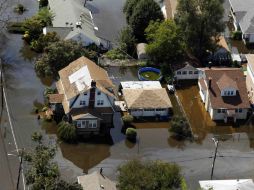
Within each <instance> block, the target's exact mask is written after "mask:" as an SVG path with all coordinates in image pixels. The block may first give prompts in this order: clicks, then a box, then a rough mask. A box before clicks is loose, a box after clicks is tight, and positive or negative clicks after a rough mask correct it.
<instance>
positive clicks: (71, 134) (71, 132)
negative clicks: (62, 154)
mask: <svg viewBox="0 0 254 190" xmlns="http://www.w3.org/2000/svg"><path fill="white" fill-rule="evenodd" d="M57 127H58V129H57V134H58V136H59V137H60V139H62V140H63V141H65V142H70V143H72V142H75V141H76V140H77V134H76V127H75V126H74V125H72V124H70V123H68V122H65V121H62V122H60V123H59V124H58V125H57Z"/></svg>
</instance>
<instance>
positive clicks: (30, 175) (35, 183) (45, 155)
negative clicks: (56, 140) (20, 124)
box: [24, 133, 82, 190]
mask: <svg viewBox="0 0 254 190" xmlns="http://www.w3.org/2000/svg"><path fill="white" fill-rule="evenodd" d="M34 137H36V138H34ZM33 140H34V141H35V142H37V143H39V144H38V145H37V146H36V148H35V150H34V151H32V152H26V153H25V156H24V159H25V161H27V162H29V163H30V167H29V169H28V170H27V171H26V173H25V177H26V184H27V185H30V186H31V189H32V190H41V189H49V190H60V189H61V190H70V189H71V190H82V188H81V186H80V185H77V184H76V183H73V184H71V183H70V184H69V183H67V182H65V181H63V180H62V179H61V178H60V172H59V169H58V166H57V164H56V163H55V162H53V161H52V160H53V158H54V156H55V153H56V149H55V148H54V147H48V146H45V145H43V144H42V135H41V134H39V133H36V134H34V135H33Z"/></svg>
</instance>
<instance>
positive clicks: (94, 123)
mask: <svg viewBox="0 0 254 190" xmlns="http://www.w3.org/2000/svg"><path fill="white" fill-rule="evenodd" d="M88 127H89V128H96V127H97V121H96V120H90V121H89V125H88Z"/></svg>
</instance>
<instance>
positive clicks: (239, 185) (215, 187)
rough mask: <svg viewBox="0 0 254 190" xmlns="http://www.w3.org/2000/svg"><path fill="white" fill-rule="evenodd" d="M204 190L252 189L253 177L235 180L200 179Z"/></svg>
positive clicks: (253, 184)
mask: <svg viewBox="0 0 254 190" xmlns="http://www.w3.org/2000/svg"><path fill="white" fill-rule="evenodd" d="M199 185H200V188H201V189H202V190H252V189H254V183H253V180H252V179H234V180H207V181H199Z"/></svg>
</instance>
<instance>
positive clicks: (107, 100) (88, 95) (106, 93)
mask: <svg viewBox="0 0 254 190" xmlns="http://www.w3.org/2000/svg"><path fill="white" fill-rule="evenodd" d="M59 76H60V79H59V81H57V83H56V86H57V90H58V93H59V94H58V96H59V97H56V96H57V95H55V94H54V95H49V100H51V99H53V100H54V102H50V103H52V104H56V103H59V102H61V103H62V105H63V109H64V112H65V114H66V115H67V116H68V118H69V121H70V122H73V123H74V124H75V126H76V127H77V132H78V133H79V134H84V135H86V134H91V133H92V134H99V133H100V132H102V133H107V132H109V129H110V128H111V127H112V126H113V112H114V110H113V102H114V98H115V96H114V94H113V87H114V85H113V83H112V81H111V80H110V79H109V77H108V74H107V72H106V71H105V70H104V69H102V68H101V67H99V66H97V65H96V64H95V63H94V62H92V61H91V60H89V59H87V58H85V57H80V58H79V59H77V60H75V61H73V62H72V63H70V64H69V65H68V66H67V67H65V68H64V69H62V70H60V71H59ZM51 96H53V97H51Z"/></svg>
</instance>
